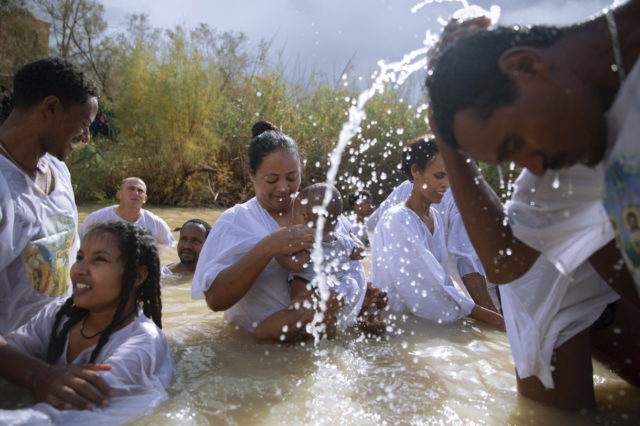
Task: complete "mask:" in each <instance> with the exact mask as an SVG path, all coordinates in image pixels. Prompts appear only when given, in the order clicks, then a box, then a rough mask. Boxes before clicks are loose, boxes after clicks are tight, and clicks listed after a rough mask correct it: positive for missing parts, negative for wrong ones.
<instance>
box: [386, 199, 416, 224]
mask: <svg viewBox="0 0 640 426" xmlns="http://www.w3.org/2000/svg"><path fill="white" fill-rule="evenodd" d="M413 216H415V213H413V211H411V209H409V208H408V207H407V206H405V205H404V203H401V204H396V205H395V206H392V207H390V208H389V210H387V211H386V212H384V215H383V216H382V219H383V220H386V221H397V220H400V219H408V218H412V217H413Z"/></svg>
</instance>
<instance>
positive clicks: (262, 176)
mask: <svg viewBox="0 0 640 426" xmlns="http://www.w3.org/2000/svg"><path fill="white" fill-rule="evenodd" d="M251 181H252V182H253V188H254V190H255V192H256V198H257V199H258V201H259V202H260V205H262V207H264V208H265V209H266V210H267V211H268V212H269V213H286V212H288V211H289V209H290V208H291V203H292V196H293V195H294V194H295V193H296V192H297V191H298V188H299V187H300V161H299V160H298V157H297V156H295V155H294V154H293V153H292V152H290V151H287V150H286V149H278V150H276V151H273V152H271V153H270V154H268V155H267V156H266V157H264V158H263V159H262V162H261V163H260V166H259V167H258V169H257V170H256V173H255V174H254V175H252V176H251Z"/></svg>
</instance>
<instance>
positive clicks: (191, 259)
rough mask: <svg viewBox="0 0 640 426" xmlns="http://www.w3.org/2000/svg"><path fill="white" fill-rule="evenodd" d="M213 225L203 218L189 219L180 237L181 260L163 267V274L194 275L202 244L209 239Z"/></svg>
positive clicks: (179, 255)
mask: <svg viewBox="0 0 640 426" xmlns="http://www.w3.org/2000/svg"><path fill="white" fill-rule="evenodd" d="M209 231H211V225H209V224H208V223H207V222H205V221H204V220H201V219H189V220H188V221H186V222H185V223H184V225H182V227H181V228H180V238H179V239H178V258H179V259H180V261H179V262H173V263H170V264H168V265H166V266H164V267H163V268H162V275H180V276H188V275H193V273H194V272H195V271H196V265H197V264H198V258H199V257H200V251H201V250H202V245H203V244H204V242H205V241H206V240H207V237H208V236H209Z"/></svg>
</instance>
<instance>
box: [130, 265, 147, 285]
mask: <svg viewBox="0 0 640 426" xmlns="http://www.w3.org/2000/svg"><path fill="white" fill-rule="evenodd" d="M148 275H149V268H147V265H142V266H138V270H137V271H136V282H135V283H134V284H133V287H135V288H137V287H140V284H142V283H143V282H144V280H146V279H147V276H148Z"/></svg>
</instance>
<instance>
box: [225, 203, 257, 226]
mask: <svg viewBox="0 0 640 426" xmlns="http://www.w3.org/2000/svg"><path fill="white" fill-rule="evenodd" d="M263 211H264V209H263V208H262V206H260V203H258V200H256V198H255V197H254V198H252V199H250V200H249V201H246V202H244V203H242V204H236V205H235V206H233V207H231V208H228V209H227V210H225V211H224V212H222V214H221V215H220V217H219V218H218V220H217V221H216V224H218V223H219V222H220V223H225V222H226V223H231V224H235V225H238V226H240V225H244V223H243V220H248V219H251V218H252V217H254V216H256V215H258V214H261V213H262V212H263Z"/></svg>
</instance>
